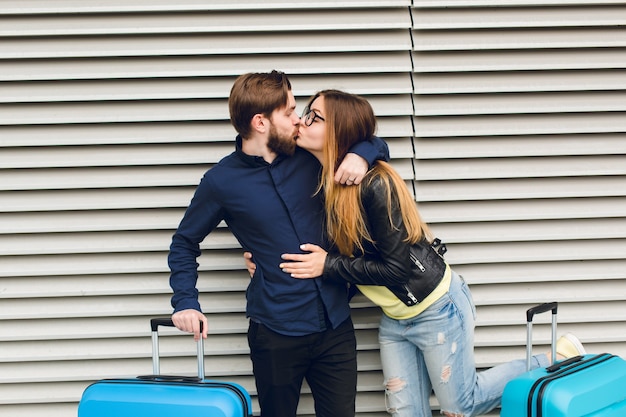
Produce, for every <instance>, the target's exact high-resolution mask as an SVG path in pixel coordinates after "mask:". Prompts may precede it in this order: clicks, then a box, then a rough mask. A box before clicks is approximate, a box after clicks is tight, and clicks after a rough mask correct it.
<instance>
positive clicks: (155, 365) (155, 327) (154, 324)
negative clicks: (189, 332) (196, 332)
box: [150, 317, 204, 380]
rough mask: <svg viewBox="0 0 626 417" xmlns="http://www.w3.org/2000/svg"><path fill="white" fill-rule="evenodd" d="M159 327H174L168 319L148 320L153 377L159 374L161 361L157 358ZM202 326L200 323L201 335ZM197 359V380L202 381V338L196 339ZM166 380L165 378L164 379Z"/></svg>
mask: <svg viewBox="0 0 626 417" xmlns="http://www.w3.org/2000/svg"><path fill="white" fill-rule="evenodd" d="M159 326H165V327H176V326H175V325H174V322H173V321H172V319H171V318H170V317H167V318H163V317H156V318H153V319H150V328H151V329H152V373H153V374H154V375H153V376H157V375H160V374H161V369H160V368H161V361H160V357H159ZM203 327H204V324H203V323H202V321H200V333H202V330H203ZM196 350H197V359H198V379H200V380H202V379H204V339H203V338H202V336H201V337H200V338H199V339H198V346H197V349H196ZM166 378H167V377H166Z"/></svg>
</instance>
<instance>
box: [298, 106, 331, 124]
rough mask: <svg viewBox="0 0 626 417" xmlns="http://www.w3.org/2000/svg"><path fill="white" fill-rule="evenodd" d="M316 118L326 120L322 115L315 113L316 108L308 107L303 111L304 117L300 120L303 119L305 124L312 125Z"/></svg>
mask: <svg viewBox="0 0 626 417" xmlns="http://www.w3.org/2000/svg"><path fill="white" fill-rule="evenodd" d="M316 119H320V120H321V121H322V122H325V121H326V120H324V118H323V117H322V116H320V115H319V114H317V113H315V111H314V110H311V109H310V108H308V107H307V108H306V109H304V112H303V113H302V117H301V118H300V121H302V123H304V125H305V126H311V125H312V124H313V122H315V120H316Z"/></svg>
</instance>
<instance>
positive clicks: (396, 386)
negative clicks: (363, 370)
mask: <svg viewBox="0 0 626 417" xmlns="http://www.w3.org/2000/svg"><path fill="white" fill-rule="evenodd" d="M405 385H406V382H405V381H404V380H402V379H400V378H389V379H388V380H387V383H386V384H385V388H387V389H388V390H389V391H400V390H401V389H402V388H404V386H405Z"/></svg>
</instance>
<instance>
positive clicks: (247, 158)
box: [235, 135, 287, 167]
mask: <svg viewBox="0 0 626 417" xmlns="http://www.w3.org/2000/svg"><path fill="white" fill-rule="evenodd" d="M242 142H243V139H242V137H241V135H237V137H236V138H235V154H236V155H237V156H238V157H239V159H241V160H242V161H243V162H244V163H245V164H247V165H249V166H251V167H261V166H268V165H274V164H277V163H278V162H280V161H282V160H283V159H285V158H287V156H286V155H278V156H277V157H276V159H274V162H272V164H269V163H268V162H267V161H266V160H265V159H263V157H262V156H257V155H248V154H247V153H245V152H244V151H243V150H242V149H241V148H242V146H241V144H242Z"/></svg>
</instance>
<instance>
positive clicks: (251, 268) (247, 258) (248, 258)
mask: <svg viewBox="0 0 626 417" xmlns="http://www.w3.org/2000/svg"><path fill="white" fill-rule="evenodd" d="M243 260H244V262H245V263H246V269H247V270H248V273H249V274H250V278H252V277H253V276H254V272H255V271H256V264H255V263H254V262H253V261H252V252H244V253H243Z"/></svg>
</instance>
